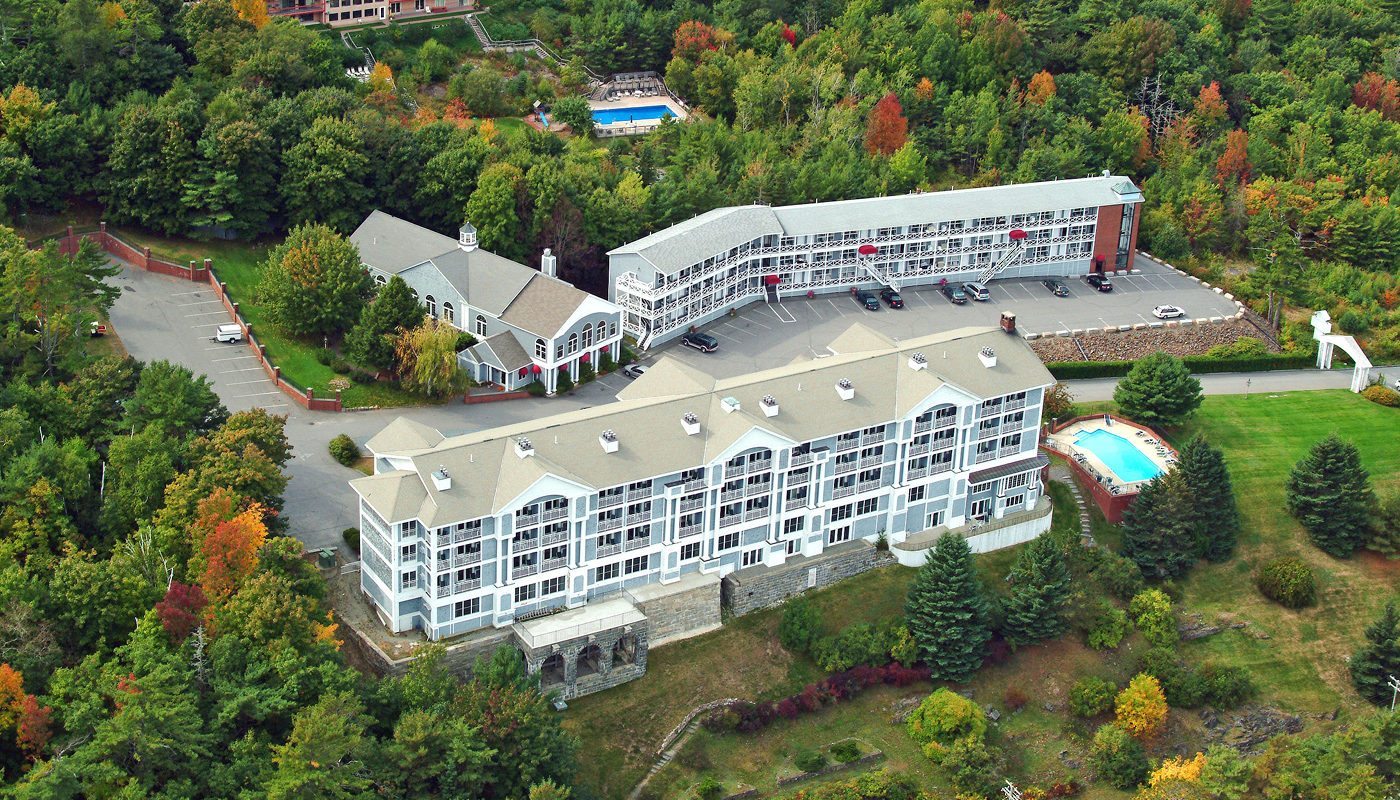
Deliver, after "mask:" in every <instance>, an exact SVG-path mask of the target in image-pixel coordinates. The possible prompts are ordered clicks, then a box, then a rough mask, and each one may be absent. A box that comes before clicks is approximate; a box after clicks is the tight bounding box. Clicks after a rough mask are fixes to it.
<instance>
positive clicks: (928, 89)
mask: <svg viewBox="0 0 1400 800" xmlns="http://www.w3.org/2000/svg"><path fill="white" fill-rule="evenodd" d="M914 96H915V97H917V98H919V99H920V100H925V101H927V100H932V99H933V81H931V80H929V79H928V78H920V79H919V82H918V83H916V84H914Z"/></svg>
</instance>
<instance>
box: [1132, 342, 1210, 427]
mask: <svg viewBox="0 0 1400 800" xmlns="http://www.w3.org/2000/svg"><path fill="white" fill-rule="evenodd" d="M1113 401H1114V402H1115V403H1117V404H1118V407H1119V408H1120V409H1122V411H1123V413H1124V414H1126V415H1127V416H1128V417H1129V418H1131V419H1134V420H1136V421H1138V422H1142V423H1144V424H1147V425H1178V424H1180V423H1181V422H1183V421H1184V420H1185V419H1186V418H1187V417H1189V416H1191V414H1193V413H1195V411H1196V409H1197V408H1199V407H1200V405H1201V382H1200V381H1198V380H1196V379H1195V378H1193V377H1191V371H1190V370H1188V369H1187V368H1186V365H1185V364H1184V363H1182V361H1181V359H1179V358H1177V357H1175V356H1171V355H1167V354H1166V353H1161V352H1158V353H1153V354H1152V355H1150V356H1148V357H1146V358H1140V359H1138V361H1137V363H1135V364H1133V368H1132V369H1130V370H1128V374H1127V375H1125V376H1123V379H1122V380H1120V381H1119V382H1118V386H1117V387H1116V388H1115V389H1114V390H1113Z"/></svg>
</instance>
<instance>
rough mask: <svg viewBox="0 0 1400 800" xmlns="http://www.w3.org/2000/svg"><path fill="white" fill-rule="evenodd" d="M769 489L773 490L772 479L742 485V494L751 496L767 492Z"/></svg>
mask: <svg viewBox="0 0 1400 800" xmlns="http://www.w3.org/2000/svg"><path fill="white" fill-rule="evenodd" d="M771 491H773V483H772V481H764V482H763V483H751V484H749V485H748V486H745V487H744V495H745V496H747V497H753V496H754V495H758V494H768V493H769V492H771Z"/></svg>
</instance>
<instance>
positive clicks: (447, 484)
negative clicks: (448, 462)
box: [432, 466, 452, 492]
mask: <svg viewBox="0 0 1400 800" xmlns="http://www.w3.org/2000/svg"><path fill="white" fill-rule="evenodd" d="M432 478H433V488H434V489H437V490H438V491H439V492H445V491H447V490H448V489H451V488H452V476H450V475H448V474H447V467H441V466H440V467H438V468H437V469H436V470H434V471H433V474H432Z"/></svg>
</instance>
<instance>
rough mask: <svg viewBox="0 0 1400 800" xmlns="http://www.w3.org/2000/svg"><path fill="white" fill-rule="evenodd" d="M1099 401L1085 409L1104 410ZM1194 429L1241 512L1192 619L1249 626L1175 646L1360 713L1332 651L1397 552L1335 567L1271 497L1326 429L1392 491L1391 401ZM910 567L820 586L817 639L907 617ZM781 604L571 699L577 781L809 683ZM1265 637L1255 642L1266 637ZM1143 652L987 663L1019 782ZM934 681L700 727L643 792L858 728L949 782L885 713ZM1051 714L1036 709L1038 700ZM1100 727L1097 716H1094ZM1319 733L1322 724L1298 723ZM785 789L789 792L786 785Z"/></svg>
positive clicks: (1397, 475) (1075, 754) (1354, 638)
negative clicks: (1290, 602)
mask: <svg viewBox="0 0 1400 800" xmlns="http://www.w3.org/2000/svg"><path fill="white" fill-rule="evenodd" d="M1106 407H1107V404H1096V405H1095V409H1096V410H1104V408H1106ZM1198 431H1199V432H1201V433H1204V434H1205V435H1206V436H1207V437H1209V438H1210V439H1211V440H1212V441H1214V442H1215V443H1216V444H1218V445H1219V446H1220V447H1222V448H1223V449H1224V450H1225V453H1226V456H1227V458H1228V459H1229V463H1230V468H1231V472H1232V475H1233V479H1234V483H1235V489H1236V493H1237V495H1238V497H1239V502H1240V508H1241V512H1242V514H1243V518H1244V527H1245V531H1244V534H1243V535H1242V537H1241V546H1240V550H1239V552H1238V554H1237V556H1236V557H1235V558H1234V559H1232V560H1231V561H1229V562H1227V563H1225V564H1218V565H1208V564H1202V565H1200V566H1198V567H1197V568H1196V569H1195V571H1194V572H1193V573H1192V574H1191V576H1190V577H1189V578H1188V579H1187V580H1186V581H1184V582H1183V584H1182V590H1183V592H1184V601H1183V604H1182V608H1183V610H1184V611H1187V612H1196V613H1202V614H1204V616H1205V617H1206V618H1207V619H1208V620H1213V619H1216V618H1220V617H1224V618H1232V619H1238V620H1241V621H1245V622H1248V623H1249V627H1248V628H1246V629H1245V630H1244V631H1234V630H1232V631H1227V632H1225V633H1222V634H1220V635H1217V636H1214V637H1209V638H1206V639H1202V640H1198V641H1195V642H1191V643H1187V644H1185V645H1183V651H1184V653H1185V654H1186V655H1187V656H1188V657H1191V658H1192V659H1193V660H1205V659H1212V660H1215V661H1218V662H1221V663H1228V664H1236V665H1240V666H1244V667H1247V668H1248V669H1250V671H1251V673H1252V674H1253V676H1254V678H1255V680H1256V682H1257V683H1258V684H1259V687H1260V696H1259V698H1258V700H1259V702H1261V703H1264V704H1268V705H1274V706H1278V707H1280V708H1283V709H1285V710H1290V711H1297V712H1324V711H1331V710H1333V709H1340V710H1341V711H1342V714H1341V715H1340V716H1339V719H1341V720H1346V719H1347V718H1349V717H1350V716H1351V715H1352V714H1354V713H1355V712H1357V711H1360V710H1362V709H1363V708H1364V707H1365V706H1364V704H1363V703H1362V702H1361V701H1360V700H1359V699H1358V698H1357V697H1356V695H1355V693H1354V692H1353V691H1351V688H1350V684H1349V681H1348V680H1347V677H1346V672H1345V662H1344V660H1343V659H1344V656H1345V655H1347V654H1348V653H1350V652H1351V650H1352V649H1354V648H1355V647H1356V645H1357V643H1358V642H1359V641H1360V639H1361V631H1362V629H1363V628H1364V627H1365V625H1366V624H1367V623H1368V622H1369V621H1370V620H1371V619H1372V618H1373V617H1374V615H1375V613H1376V611H1377V609H1378V608H1379V606H1380V605H1381V604H1382V603H1383V602H1384V599H1385V598H1386V597H1387V596H1390V595H1392V594H1393V593H1394V592H1395V591H1396V586H1397V582H1398V581H1400V561H1395V562H1386V561H1384V560H1383V559H1379V558H1376V557H1374V556H1371V555H1369V554H1367V555H1364V556H1358V557H1356V558H1354V559H1351V560H1348V561H1337V560H1334V559H1331V558H1328V557H1327V556H1325V555H1322V554H1321V553H1319V552H1318V551H1317V550H1316V549H1315V548H1312V547H1311V545H1309V544H1308V543H1307V540H1306V537H1305V536H1304V534H1303V533H1302V531H1301V529H1300V528H1299V527H1298V526H1297V524H1296V523H1295V522H1294V521H1293V520H1292V519H1291V517H1289V515H1288V514H1287V511H1286V510H1285V509H1284V505H1283V483H1284V480H1285V479H1286V476H1287V474H1288V471H1289V470H1290V469H1291V467H1292V465H1293V463H1294V462H1295V461H1296V460H1297V459H1298V458H1300V457H1301V456H1302V455H1303V453H1304V452H1305V451H1306V450H1307V448H1308V447H1309V446H1310V445H1311V444H1312V443H1313V442H1315V441H1316V440H1318V439H1320V438H1322V437H1323V436H1325V435H1327V434H1328V433H1330V432H1332V431H1337V432H1338V433H1339V434H1341V435H1342V436H1343V437H1345V438H1348V439H1350V440H1352V441H1353V442H1355V443H1356V444H1357V446H1358V447H1359V448H1360V450H1361V455H1362V460H1363V463H1365V465H1366V467H1367V469H1368V470H1369V471H1370V472H1371V475H1372V477H1373V481H1374V482H1375V483H1376V484H1377V485H1378V487H1384V488H1388V489H1389V490H1396V489H1400V447H1397V446H1396V443H1397V442H1400V411H1396V410H1394V409H1388V408H1384V407H1381V406H1378V405H1374V404H1372V403H1369V402H1366V401H1365V400H1362V399H1361V398H1360V397H1358V396H1356V395H1352V394H1351V393H1349V392H1344V391H1326V392H1296V393H1288V394H1280V395H1253V396H1250V397H1248V398H1246V397H1243V396H1239V397H1235V396H1222V397H1210V398H1207V399H1206V401H1205V404H1204V405H1203V406H1202V409H1201V411H1200V413H1199V414H1198V416H1197V418H1196V419H1195V420H1193V421H1192V422H1191V423H1190V424H1189V425H1187V426H1186V427H1185V428H1184V429H1183V430H1181V431H1179V432H1177V434H1176V435H1174V436H1173V437H1172V438H1173V440H1174V441H1176V442H1177V443H1178V444H1180V443H1181V442H1182V441H1184V440H1185V439H1186V438H1189V437H1190V436H1193V435H1194V434H1195V433H1196V432H1198ZM1051 492H1052V498H1053V499H1054V500H1055V501H1056V518H1055V522H1054V525H1055V527H1056V528H1062V529H1069V530H1073V529H1075V528H1077V526H1078V514H1077V512H1076V511H1075V510H1074V509H1073V503H1072V500H1071V499H1070V496H1069V493H1068V491H1067V490H1065V489H1064V488H1063V487H1059V486H1058V485H1055V484H1052V486H1051ZM1093 518H1094V529H1095V535H1096V538H1098V539H1099V541H1100V542H1105V543H1107V544H1109V545H1110V546H1116V544H1117V540H1118V536H1119V532H1118V530H1117V528H1116V527H1115V526H1112V525H1109V524H1107V523H1106V522H1104V521H1103V519H1102V517H1101V515H1098V514H1097V513H1094V515H1093ZM1281 553H1291V554H1297V555H1301V556H1302V557H1304V558H1306V559H1307V560H1308V561H1309V562H1311V563H1312V564H1314V566H1315V567H1316V568H1317V569H1318V572H1319V577H1320V586H1321V590H1320V603H1319V605H1318V607H1317V608H1314V609H1309V610H1305V611H1302V612H1292V611H1287V610H1285V609H1283V608H1280V607H1278V606H1275V605H1272V604H1270V603H1267V602H1265V601H1263V600H1262V599H1261V598H1260V597H1259V596H1258V594H1257V592H1256V591H1255V590H1254V588H1253V584H1252V581H1251V574H1252V572H1253V569H1254V567H1255V565H1257V564H1258V563H1260V562H1261V561H1263V560H1266V559H1268V558H1272V557H1274V556H1275V555H1277V554H1281ZM1015 554H1016V549H1015V548H1012V549H1010V550H1007V551H1001V552H998V553H991V554H987V555H984V556H980V557H979V559H978V563H979V567H980V568H981V570H982V573H983V579H984V580H985V581H986V582H987V583H988V584H989V585H992V586H998V585H999V584H1000V583H1001V576H1003V575H1004V574H1005V572H1006V570H1007V569H1008V567H1009V566H1010V564H1011V562H1012V560H1014V558H1015ZM912 577H913V571H912V570H908V569H904V568H901V567H885V568H883V569H879V570H873V571H871V572H868V573H865V574H864V575H860V576H857V577H855V578H852V579H850V580H847V581H843V582H842V583H840V584H837V585H836V586H833V587H830V588H828V589H824V590H822V591H819V592H815V593H813V594H812V595H810V597H811V598H812V600H813V602H814V603H815V604H816V606H817V607H818V608H819V609H820V610H821V612H822V616H823V620H824V622H825V626H826V628H827V631H828V632H834V631H836V630H839V629H840V628H842V627H845V626H846V625H850V624H852V623H856V622H864V621H875V620H879V619H885V618H888V617H890V616H893V615H896V614H898V613H900V612H901V609H902V607H903V603H904V593H905V591H906V590H907V587H908V584H909V581H910V580H911V579H912ZM778 619H779V612H778V611H776V610H769V611H763V612H758V613H755V614H751V615H748V616H745V617H740V618H738V619H737V620H734V621H732V622H730V623H729V624H727V625H726V626H725V627H724V628H723V629H721V630H719V631H715V632H713V633H710V634H707V635H705V636H703V637H698V638H696V639H692V640H688V641H685V642H680V643H677V644H673V645H668V646H666V647H662V648H660V649H658V650H655V651H653V652H652V653H651V654H650V656H649V669H648V674H647V676H646V677H644V678H643V679H641V680H639V681H634V682H633V683H630V684H626V685H624V686H622V687H620V688H618V689H614V690H611V691H608V692H603V693H601V694H597V695H593V696H590V697H585V698H580V699H578V700H576V701H573V702H572V703H571V704H570V710H569V711H568V712H567V716H566V720H565V725H566V726H567V727H568V728H570V729H571V730H573V731H574V732H575V733H577V734H578V735H579V736H580V737H581V738H582V740H583V741H584V742H585V743H586V746H587V748H588V753H589V758H587V759H584V764H583V766H582V768H581V770H580V775H579V778H580V780H581V781H582V782H583V783H585V784H588V785H589V786H591V787H593V788H595V789H596V790H597V791H598V793H599V796H601V797H606V798H621V797H625V796H626V795H627V793H628V792H629V791H630V789H631V787H632V786H634V785H635V784H636V783H637V782H638V781H639V780H640V779H641V777H642V775H644V774H645V772H646V769H647V767H648V766H649V765H650V763H651V762H652V760H653V758H654V751H655V748H656V747H657V745H658V743H659V742H660V739H661V737H662V736H663V735H664V734H665V733H666V732H667V731H669V730H670V729H671V727H672V726H673V725H675V724H676V723H677V722H679V721H680V719H681V718H682V717H683V716H684V715H685V713H686V712H687V711H688V710H689V709H691V708H693V707H694V706H696V705H698V704H700V703H702V702H705V701H707V700H712V699H717V698H721V697H743V698H748V699H773V698H777V697H780V696H783V695H786V694H788V693H791V692H792V691H794V690H795V689H797V688H799V687H800V686H802V685H803V684H805V683H807V682H809V681H810V680H812V679H814V678H816V677H819V676H820V671H819V670H818V669H817V667H816V666H815V665H814V664H812V663H811V661H810V660H808V659H807V658H805V657H802V656H794V655H792V654H790V653H788V652H787V651H786V650H784V649H783V648H782V647H781V646H780V645H779V644H778V643H777V641H776V628H777V623H778ZM1265 636H1267V638H1264V637H1265ZM1145 647H1146V644H1145V642H1143V641H1142V640H1141V638H1140V637H1139V636H1138V635H1136V634H1134V635H1133V636H1131V637H1129V638H1128V639H1127V640H1126V641H1125V642H1124V644H1123V645H1122V646H1120V647H1119V649H1118V650H1116V651H1112V652H1109V653H1099V652H1095V651H1093V650H1090V649H1088V648H1086V647H1085V646H1083V645H1082V644H1081V643H1080V642H1079V640H1078V637H1076V636H1073V635H1071V636H1069V637H1066V638H1065V639H1063V640H1061V641H1058V642H1053V643H1050V644H1048V645H1045V646H1038V647H1029V648H1024V649H1022V650H1020V651H1018V652H1016V653H1014V654H1012V655H1011V657H1010V658H1009V659H1007V661H1006V662H1005V663H1001V664H989V665H988V666H986V667H985V668H984V669H983V670H982V671H981V672H980V673H978V675H977V677H976V678H975V679H974V680H973V681H972V683H971V684H970V686H969V688H970V689H971V690H972V691H973V696H974V698H975V699H976V700H977V701H978V702H979V703H981V704H984V705H986V704H991V705H995V706H997V707H998V708H1001V709H1002V710H1003V711H1004V710H1005V705H1004V702H1003V699H1004V697H1005V696H1006V691H1007V689H1008V688H1011V687H1015V688H1017V689H1019V690H1021V691H1023V692H1025V693H1026V694H1027V695H1028V696H1029V697H1030V698H1031V702H1030V703H1029V704H1028V705H1027V706H1026V707H1025V708H1024V709H1022V710H1021V711H1020V712H1018V713H1015V714H1011V715H1008V716H1004V717H1003V719H1002V722H1001V723H1000V724H999V725H997V726H995V728H994V733H993V734H992V737H991V738H992V740H993V741H994V742H995V743H997V744H998V745H999V746H1001V747H1002V748H1003V749H1004V750H1005V752H1006V753H1007V758H1008V768H1007V772H1008V774H1009V775H1011V776H1013V777H1014V778H1016V779H1017V780H1018V781H1020V782H1021V784H1022V786H1025V785H1029V784H1035V785H1041V786H1044V785H1046V784H1047V783H1049V782H1050V781H1054V780H1061V779H1064V778H1066V777H1070V776H1071V775H1073V776H1074V777H1077V778H1078V779H1080V780H1081V782H1082V781H1083V778H1084V770H1083V769H1077V770H1076V769H1071V768H1069V767H1067V766H1066V765H1065V764H1064V761H1063V760H1062V757H1061V756H1060V753H1061V752H1062V751H1063V752H1065V753H1066V756H1065V757H1067V758H1069V759H1072V760H1076V761H1079V762H1081V763H1082V761H1083V759H1084V756H1085V750H1086V747H1087V737H1088V736H1089V735H1090V734H1091V733H1092V729H1093V724H1091V723H1086V722H1083V721H1079V720H1076V719H1073V718H1071V717H1070V716H1069V715H1068V714H1067V713H1066V712H1065V710H1064V709H1065V707H1066V703H1067V694H1068V691H1069V687H1070V686H1072V685H1073V683H1074V682H1075V681H1076V680H1078V679H1079V678H1080V677H1082V676H1084V675H1088V674H1094V675H1099V676H1101V677H1105V678H1108V679H1110V680H1113V681H1115V682H1118V683H1120V684H1122V683H1126V681H1127V679H1128V678H1129V677H1131V675H1132V673H1133V671H1134V669H1135V664H1136V659H1137V655H1138V654H1139V653H1140V652H1141V651H1142V650H1143V649H1144V648H1145ZM931 688H932V687H931V686H929V685H927V684H924V685H916V686H911V687H908V688H907V689H895V688H890V687H879V688H876V689H872V690H868V691H867V692H866V693H864V694H862V695H861V696H860V697H859V698H856V699H854V700H852V701H850V702H847V703H842V704H838V705H835V706H832V707H830V708H827V709H825V710H822V711H820V712H817V713H815V714H811V715H805V716H803V717H801V718H800V719H798V720H795V721H792V722H785V721H780V722H778V723H777V724H775V725H774V726H772V727H771V728H769V729H768V730H766V731H763V732H761V733H759V734H756V735H739V734H725V735H719V734H712V733H709V732H705V731H702V732H700V733H698V734H697V735H695V736H694V737H692V739H691V740H690V742H689V743H688V744H687V745H686V747H685V748H683V749H682V750H681V752H680V753H679V754H678V756H677V758H676V759H675V761H673V762H672V763H671V764H670V765H668V766H667V767H666V768H664V769H663V770H662V771H661V772H659V773H658V774H657V775H656V776H655V777H654V778H653V779H652V782H651V783H650V784H649V785H648V791H647V794H648V795H650V796H655V797H685V796H687V794H688V793H689V791H690V789H691V788H692V787H693V786H694V785H695V783H696V782H697V781H698V780H699V779H700V778H701V777H703V776H705V775H713V776H714V777H716V778H717V779H719V780H720V781H721V782H723V783H724V784H725V786H726V788H729V789H730V790H732V789H733V788H734V787H735V786H738V785H739V784H741V783H743V784H748V785H752V786H755V787H757V788H759V790H760V792H761V793H765V794H767V793H772V792H775V779H776V777H777V776H778V775H779V774H780V773H782V772H784V771H786V770H789V769H791V759H792V755H793V753H795V752H796V751H797V750H798V749H802V748H806V749H815V748H820V747H822V746H825V745H827V744H830V743H832V742H835V741H838V740H840V739H842V738H845V737H848V736H854V737H857V738H860V739H862V740H864V741H866V742H869V743H871V744H873V745H874V746H876V747H879V748H880V749H882V750H884V751H885V752H886V753H887V754H888V760H887V762H886V766H889V767H892V768H896V769H905V770H907V771H908V772H910V773H911V774H912V775H914V776H915V777H916V778H917V779H918V780H919V781H920V782H921V783H922V784H923V785H924V786H925V787H926V788H928V789H930V790H933V791H946V787H945V786H944V784H943V780H944V778H943V776H942V775H941V774H940V773H939V771H938V770H937V769H935V768H934V767H932V766H931V765H930V764H929V763H928V762H927V761H926V760H924V759H923V758H922V756H921V755H919V753H918V751H917V750H916V749H915V748H913V746H912V744H911V743H910V742H909V740H908V738H907V736H905V735H904V732H903V729H902V727H901V726H899V725H897V724H895V723H894V722H892V721H891V718H892V716H893V714H894V711H895V706H896V704H897V703H898V702H899V701H901V700H905V701H906V702H908V701H910V700H911V699H913V698H919V697H922V696H923V695H925V694H927V693H928V691H930V689H931ZM1047 703H1048V704H1050V706H1051V707H1052V709H1053V710H1046V708H1045V707H1044V706H1045V704H1047ZM1097 722H1099V721H1098V720H1096V721H1094V723H1097ZM1308 724H1310V725H1312V726H1314V727H1321V726H1324V725H1328V724H1330V723H1326V722H1321V721H1315V720H1314V719H1309V720H1308ZM1201 733H1202V730H1201V727H1200V722H1199V718H1198V717H1197V716H1196V714H1195V713H1194V712H1189V711H1188V712H1174V713H1173V714H1172V718H1171V722H1170V725H1169V729H1168V733H1167V735H1166V737H1165V738H1164V739H1163V740H1162V741H1161V742H1160V743H1159V744H1158V746H1157V747H1155V748H1154V751H1153V753H1154V756H1157V757H1161V756H1163V755H1166V754H1168V753H1170V752H1172V751H1174V750H1178V749H1179V750H1180V751H1182V752H1192V750H1193V749H1195V748H1198V747H1200V746H1201V741H1202V739H1201ZM795 790H796V787H795V788H794V789H793V790H792V791H795ZM1082 796H1083V797H1087V798H1090V799H1091V800H1118V799H1119V798H1125V797H1127V796H1128V795H1127V794H1125V793H1122V792H1117V791H1115V790H1113V789H1111V788H1108V787H1105V786H1097V785H1091V786H1088V787H1087V788H1086V791H1085V793H1084V794H1083V795H1082Z"/></svg>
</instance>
